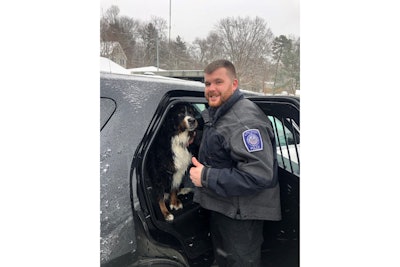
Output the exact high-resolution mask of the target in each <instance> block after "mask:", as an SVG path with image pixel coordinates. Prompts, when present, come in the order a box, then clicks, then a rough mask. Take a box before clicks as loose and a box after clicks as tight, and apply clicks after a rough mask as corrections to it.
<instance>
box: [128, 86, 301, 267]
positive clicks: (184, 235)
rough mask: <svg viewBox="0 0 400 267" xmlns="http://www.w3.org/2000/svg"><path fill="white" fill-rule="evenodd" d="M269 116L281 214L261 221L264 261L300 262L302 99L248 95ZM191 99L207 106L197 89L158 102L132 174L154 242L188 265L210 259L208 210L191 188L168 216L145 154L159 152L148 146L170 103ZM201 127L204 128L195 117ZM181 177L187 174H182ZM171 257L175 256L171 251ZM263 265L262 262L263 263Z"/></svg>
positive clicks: (143, 219)
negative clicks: (163, 211) (157, 198)
mask: <svg viewBox="0 0 400 267" xmlns="http://www.w3.org/2000/svg"><path fill="white" fill-rule="evenodd" d="M248 98H249V99H250V100H252V101H253V102H255V103H256V104H257V105H258V106H259V107H260V108H261V109H262V110H263V111H264V112H265V114H266V115H267V116H268V118H269V119H270V120H271V122H272V125H273V127H274V129H275V137H276V140H277V142H276V143H277V152H278V153H277V154H278V163H279V182H280V189H281V207H282V220H281V221H279V222H267V221H266V222H265V224H264V240H265V241H264V244H263V248H262V263H263V264H264V263H265V265H266V266H280V267H282V266H299V177H300V160H299V152H300V151H299V150H300V100H299V99H298V98H293V97H277V96H271V97H267V96H263V97H258V96H256V97H248ZM181 101H185V102H189V103H191V104H192V105H193V107H194V108H195V109H196V110H197V111H198V114H197V116H196V118H197V119H198V120H199V121H200V122H201V120H202V119H201V115H200V113H201V111H202V110H203V109H205V108H207V103H206V101H205V99H204V94H203V93H199V92H193V93H190V94H189V93H187V94H183V93H182V92H180V93H179V95H178V94H177V95H173V94H172V95H168V96H166V97H165V99H164V100H163V101H162V102H161V103H160V105H159V108H158V110H157V112H156V114H155V115H154V118H153V120H152V123H151V124H150V127H149V129H148V130H147V132H146V135H145V137H144V138H143V140H142V143H141V145H140V146H139V147H138V149H137V151H136V153H135V163H134V164H133V166H134V170H133V175H136V176H137V179H136V180H137V185H136V186H137V193H138V197H139V203H140V204H139V205H137V206H135V212H136V215H137V217H138V218H139V221H140V223H141V224H142V225H143V228H144V229H145V231H146V233H147V235H148V236H149V238H150V239H151V240H152V241H153V242H154V243H155V244H157V245H161V246H166V247H169V248H173V249H174V250H176V251H177V252H179V253H180V254H181V255H183V257H184V258H186V260H187V262H186V263H185V264H187V265H189V266H211V265H212V264H213V261H214V256H213V252H212V243H211V237H210V232H209V225H208V212H207V210H204V209H202V208H201V207H200V206H199V205H198V204H197V203H194V202H193V201H192V199H193V193H189V194H187V195H184V196H181V201H182V202H183V204H184V208H183V210H179V211H173V213H174V216H175V220H174V221H173V222H166V221H165V220H164V219H163V217H162V216H161V214H160V211H159V208H158V205H157V202H156V201H155V200H154V198H152V190H153V187H154V183H153V181H152V177H151V176H150V175H149V171H148V168H149V166H148V164H147V158H148V155H149V153H157V148H156V147H154V145H153V146H152V144H153V143H154V142H153V141H154V138H157V132H158V131H159V129H160V128H161V127H162V124H163V123H164V118H165V117H166V114H167V113H168V111H169V110H170V107H171V106H172V105H173V104H174V103H177V102H181ZM199 124H200V126H199V128H200V130H201V128H202V126H201V123H199ZM184 180H185V178H184ZM172 258H178V257H174V256H172ZM263 266H264V265H263Z"/></svg>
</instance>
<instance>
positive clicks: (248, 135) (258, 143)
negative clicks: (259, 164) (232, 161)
mask: <svg viewBox="0 0 400 267" xmlns="http://www.w3.org/2000/svg"><path fill="white" fill-rule="evenodd" d="M242 136H243V142H244V145H245V146H246V148H247V151H249V152H254V151H260V150H263V142H262V138H261V134H260V131H259V130H258V129H250V130H246V131H244V132H243V134H242Z"/></svg>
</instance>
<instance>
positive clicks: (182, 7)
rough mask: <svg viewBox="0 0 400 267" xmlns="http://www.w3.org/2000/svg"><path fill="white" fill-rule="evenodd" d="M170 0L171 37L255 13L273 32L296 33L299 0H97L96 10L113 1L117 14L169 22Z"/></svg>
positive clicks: (199, 33) (203, 32)
mask: <svg viewBox="0 0 400 267" xmlns="http://www.w3.org/2000/svg"><path fill="white" fill-rule="evenodd" d="M170 1H171V39H175V38H176V36H177V35H180V36H181V37H182V38H183V40H184V41H185V42H189V43H191V42H193V41H194V39H195V38H196V37H200V38H205V37H207V35H208V33H209V32H210V31H211V30H213V27H214V26H215V25H216V24H217V23H218V22H219V21H220V20H221V19H222V18H226V17H238V16H240V17H246V16H249V17H251V18H255V17H256V16H259V17H261V18H263V19H264V20H265V21H266V22H267V26H268V27H269V28H270V29H271V30H272V32H273V34H274V35H275V36H279V35H281V34H283V35H294V36H297V37H300V25H299V24H300V18H299V17H300V14H299V13H300V10H299V0H217V1H216V0H201V1H200V0H147V1H143V0H101V3H100V4H101V6H100V11H103V12H105V11H106V10H107V9H108V8H109V7H110V6H112V5H116V6H118V7H119V9H120V15H125V16H128V17H131V18H133V19H139V20H141V21H149V20H150V19H151V17H152V16H157V17H162V18H164V19H165V20H166V21H167V23H168V25H169V4H170Z"/></svg>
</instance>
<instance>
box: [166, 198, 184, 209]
mask: <svg viewBox="0 0 400 267" xmlns="http://www.w3.org/2000/svg"><path fill="white" fill-rule="evenodd" d="M169 208H170V209H171V210H180V209H183V204H182V202H180V201H179V200H177V201H176V203H171V204H170V205H169Z"/></svg>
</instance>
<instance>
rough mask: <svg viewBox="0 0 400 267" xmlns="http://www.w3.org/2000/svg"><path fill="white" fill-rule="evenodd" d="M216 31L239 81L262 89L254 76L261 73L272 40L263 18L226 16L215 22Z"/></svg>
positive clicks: (259, 75)
mask: <svg viewBox="0 0 400 267" xmlns="http://www.w3.org/2000/svg"><path fill="white" fill-rule="evenodd" d="M217 33H218V36H219V38H220V40H221V43H220V44H221V46H222V48H223V56H224V57H225V58H228V59H229V60H231V61H232V62H233V63H234V64H235V66H236V69H237V72H238V76H239V77H240V82H241V84H242V85H244V86H248V87H249V89H256V90H261V89H262V84H261V83H260V82H257V81H256V80H257V79H258V78H259V77H262V76H264V74H263V73H262V72H263V69H264V68H262V67H261V66H264V65H265V63H264V62H265V61H266V59H267V58H268V55H269V53H270V51H271V43H272V41H273V34H272V32H271V30H270V29H269V28H268V27H267V23H266V22H265V21H264V19H262V18H260V17H256V18H255V19H251V18H249V17H246V18H241V17H238V18H231V17H230V18H225V19H222V20H221V21H220V22H219V24H218V25H217Z"/></svg>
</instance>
